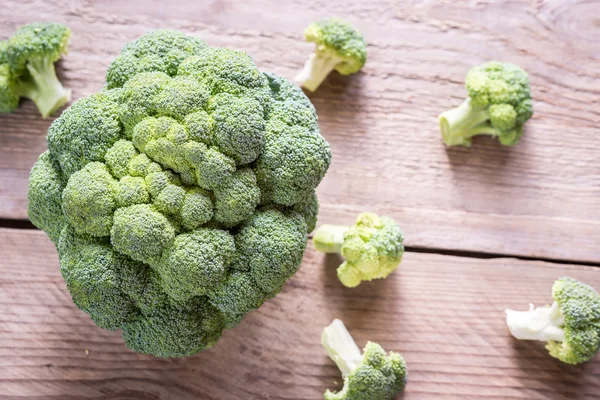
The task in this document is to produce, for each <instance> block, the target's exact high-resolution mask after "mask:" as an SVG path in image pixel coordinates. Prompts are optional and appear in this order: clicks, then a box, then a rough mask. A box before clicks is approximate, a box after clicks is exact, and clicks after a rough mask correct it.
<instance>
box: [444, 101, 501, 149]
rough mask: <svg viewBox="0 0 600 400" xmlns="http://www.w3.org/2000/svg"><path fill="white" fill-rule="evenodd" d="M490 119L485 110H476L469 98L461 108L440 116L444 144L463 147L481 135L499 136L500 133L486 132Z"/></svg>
mask: <svg viewBox="0 0 600 400" xmlns="http://www.w3.org/2000/svg"><path fill="white" fill-rule="evenodd" d="M488 119H489V114H488V112H487V110H486V109H485V108H476V107H473V106H472V105H471V99H470V98H467V99H466V100H465V101H464V102H463V103H462V104H461V105H460V106H458V107H456V108H453V109H451V110H448V111H445V112H443V113H441V114H440V116H439V121H440V130H441V131H442V137H443V138H444V142H445V143H446V145H448V146H455V145H463V144H465V141H468V139H470V138H472V137H473V136H475V135H479V134H481V133H489V134H492V135H498V134H499V133H498V131H497V130H496V131H494V132H484V130H485V128H486V126H487V124H483V123H484V122H486V121H487V120H488Z"/></svg>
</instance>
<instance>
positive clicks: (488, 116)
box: [439, 61, 533, 146]
mask: <svg viewBox="0 0 600 400" xmlns="http://www.w3.org/2000/svg"><path fill="white" fill-rule="evenodd" d="M465 86H466V88H467V92H468V94H469V97H467V99H466V100H465V101H464V102H463V103H462V104H461V105H460V106H458V107H456V108H453V109H451V110H448V111H445V112H443V113H442V114H440V116H439V120H440V130H441V132H442V137H443V139H444V142H445V143H446V145H447V146H456V145H460V146H470V145H471V139H472V138H473V136H476V135H482V134H486V135H491V136H493V137H497V138H498V140H499V141H500V143H502V144H503V145H506V146H512V145H514V144H516V143H517V142H518V141H519V139H520V138H521V136H522V135H523V124H525V122H527V120H529V118H531V116H532V115H533V103H532V101H531V93H530V92H529V77H528V76H527V72H525V71H524V70H523V69H521V68H520V67H519V66H517V65H514V64H509V63H501V62H497V61H490V62H488V63H485V64H483V65H480V66H478V67H474V68H472V69H471V70H470V71H469V72H468V73H467V77H466V78H465Z"/></svg>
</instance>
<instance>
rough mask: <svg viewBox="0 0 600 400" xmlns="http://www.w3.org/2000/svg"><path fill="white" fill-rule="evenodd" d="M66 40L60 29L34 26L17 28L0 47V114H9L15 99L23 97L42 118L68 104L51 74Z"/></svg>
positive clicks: (68, 94) (50, 25) (49, 25)
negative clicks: (0, 54) (34, 106)
mask: <svg viewBox="0 0 600 400" xmlns="http://www.w3.org/2000/svg"><path fill="white" fill-rule="evenodd" d="M70 37H71V31H70V30H69V28H67V27H66V26H64V25H61V24H56V23H35V24H30V25H25V26H22V27H20V28H19V29H18V30H17V31H16V32H15V33H14V35H13V36H11V37H10V39H8V40H7V41H6V42H3V44H2V45H0V53H2V54H3V55H2V56H0V111H2V112H8V111H12V110H13V109H14V108H16V106H17V105H18V98H19V97H26V98H28V99H30V100H32V101H33V102H34V103H35V105H36V106H37V108H38V110H39V111H40V113H41V114H42V116H43V117H44V118H46V117H48V116H49V115H51V114H53V113H54V112H55V111H56V110H58V109H59V108H60V107H62V106H63V105H65V104H66V103H68V102H69V101H70V100H71V91H70V90H69V89H65V88H64V87H63V85H62V84H61V83H60V81H59V80H58V78H57V77H56V71H55V70H54V63H55V62H56V61H58V60H59V59H60V58H61V57H62V55H63V54H65V53H66V52H67V45H68V42H69V38H70Z"/></svg>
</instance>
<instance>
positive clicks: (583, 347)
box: [506, 277, 600, 364]
mask: <svg viewBox="0 0 600 400" xmlns="http://www.w3.org/2000/svg"><path fill="white" fill-rule="evenodd" d="M552 297H553V298H554V303H553V304H552V305H551V306H545V307H537V308H535V307H534V306H533V304H530V305H529V310H528V311H513V310H506V324H507V325H508V329H509V330H510V333H511V334H512V335H513V336H514V337H515V338H517V339H521V340H539V341H542V342H547V343H546V349H548V351H549V352H550V355H551V356H552V357H555V358H558V359H559V360H560V361H562V362H564V363H567V364H579V363H582V362H585V361H588V360H589V359H591V358H592V357H594V355H596V353H597V352H598V350H599V349H600V294H598V292H596V291H595V290H594V289H593V288H591V287H590V286H588V285H586V284H584V283H582V282H579V281H578V280H576V279H573V278H569V277H564V278H560V279H559V280H557V281H556V282H555V283H554V286H553V287H552Z"/></svg>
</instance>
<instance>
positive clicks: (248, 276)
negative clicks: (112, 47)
mask: <svg viewBox="0 0 600 400" xmlns="http://www.w3.org/2000/svg"><path fill="white" fill-rule="evenodd" d="M130 56H131V57H133V58H136V59H138V60H139V61H140V63H142V64H143V68H142V69H139V70H138V69H136V68H137V67H136V64H135V63H134V64H131V65H130V64H127V63H131V62H133V61H132V60H133V59H132V58H130ZM131 71H134V72H131ZM130 72H131V74H129V73H130ZM107 80H108V85H109V86H110V87H113V89H106V90H104V91H101V92H99V93H96V94H94V95H92V96H90V97H88V98H84V99H82V100H79V101H78V102H76V103H75V104H73V106H72V107H70V108H69V109H67V110H65V111H64V112H63V114H62V115H61V117H59V118H58V119H57V120H56V121H55V122H54V123H53V124H52V126H51V127H50V129H49V131H48V148H49V151H48V152H46V153H44V154H43V155H42V156H40V159H39V160H38V162H37V163H36V165H35V166H34V168H33V169H32V172H31V177H30V187H29V216H30V219H31V221H32V222H33V223H34V224H35V225H36V226H38V227H39V228H41V229H43V230H44V231H46V232H47V233H48V235H49V236H50V238H51V239H52V240H53V241H54V242H55V243H57V245H58V251H59V255H60V259H61V270H62V271H63V276H64V277H65V280H66V281H67V286H68V288H69V290H70V291H71V294H72V295H73V298H74V301H75V303H76V304H77V305H78V306H79V307H80V308H81V309H83V310H84V311H86V312H87V313H88V314H90V316H91V317H92V319H93V320H94V321H95V322H96V323H97V324H98V325H100V326H102V327H104V328H107V329H118V328H121V329H122V330H123V337H124V339H125V342H126V344H127V345H128V346H129V347H130V348H132V349H134V350H136V351H140V352H145V353H150V354H155V355H157V356H161V357H169V356H185V355H189V354H194V353H196V352H198V351H200V350H202V349H204V348H207V347H209V346H211V345H213V344H214V343H215V342H216V340H217V339H218V337H219V336H220V334H221V331H222V330H223V329H225V328H231V327H233V326H235V325H236V324H237V323H239V322H240V321H241V319H242V318H243V317H244V315H245V314H246V313H248V312H250V311H251V310H253V309H255V308H257V307H259V306H260V305H261V304H262V303H263V302H264V301H265V300H267V299H269V298H271V297H273V296H274V295H275V294H277V293H278V292H279V291H280V290H281V288H282V286H283V284H284V283H285V281H286V280H287V279H288V278H290V277H291V276H292V275H293V274H294V273H295V272H296V270H297V269H298V267H299V265H300V263H301V260H302V255H303V252H304V248H305V246H306V234H307V229H308V226H314V223H315V221H316V214H317V207H318V203H317V201H316V197H315V195H314V191H315V188H316V187H317V185H318V184H319V182H320V181H321V179H322V178H323V176H324V174H325V172H326V171H327V168H328V166H329V163H330V160H331V153H330V150H329V145H328V144H327V142H326V141H325V140H324V139H323V137H322V136H321V135H320V132H319V127H318V125H317V118H316V114H315V111H314V108H313V106H312V104H311V103H310V101H309V100H308V99H307V98H306V96H305V95H304V94H303V93H302V91H301V90H300V89H298V88H296V87H295V86H294V85H293V84H291V83H290V82H288V81H286V80H285V79H283V78H279V77H276V76H274V75H269V77H267V76H266V75H265V74H263V73H261V72H260V71H259V70H258V69H257V67H256V66H255V65H254V63H253V62H252V59H251V58H250V57H248V56H247V55H246V54H244V53H242V52H239V51H234V50H229V49H217V48H209V47H206V46H205V45H204V44H203V43H202V42H200V41H198V40H197V39H194V38H190V37H187V36H185V35H183V34H180V33H177V32H173V31H158V32H154V33H151V34H149V35H147V36H145V37H142V38H140V39H138V40H137V41H136V42H134V43H132V44H130V45H128V46H126V47H125V49H124V50H123V53H122V56H121V57H119V58H118V59H117V60H116V61H115V62H114V63H113V64H112V65H111V70H109V74H108V77H107ZM49 205H50V206H49ZM94 277H101V281H100V280H99V281H98V282H99V283H98V284H97V285H96V284H94V283H93V281H94V280H96V278H94ZM98 279H100V278H98ZM101 302H104V303H105V304H104V305H103V304H102V303H101ZM109 304H111V305H110V306H109ZM177 321H181V323H180V324H178V323H177Z"/></svg>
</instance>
